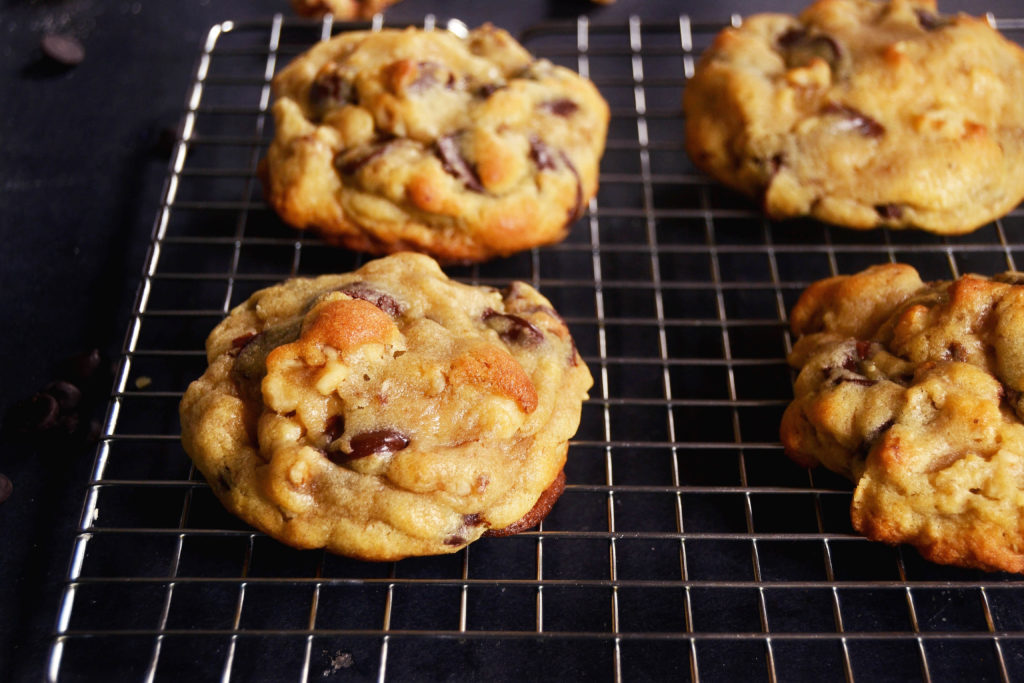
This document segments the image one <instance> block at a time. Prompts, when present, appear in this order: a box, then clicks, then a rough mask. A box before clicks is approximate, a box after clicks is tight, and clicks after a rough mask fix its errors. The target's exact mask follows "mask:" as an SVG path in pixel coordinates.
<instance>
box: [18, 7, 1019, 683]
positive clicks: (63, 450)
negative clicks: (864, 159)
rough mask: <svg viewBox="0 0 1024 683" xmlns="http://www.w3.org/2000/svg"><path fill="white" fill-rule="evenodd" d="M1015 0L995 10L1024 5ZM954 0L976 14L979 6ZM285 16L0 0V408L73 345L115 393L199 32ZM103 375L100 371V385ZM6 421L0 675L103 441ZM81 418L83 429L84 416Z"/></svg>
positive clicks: (33, 388)
mask: <svg viewBox="0 0 1024 683" xmlns="http://www.w3.org/2000/svg"><path fill="white" fill-rule="evenodd" d="M1018 1H1019V0H989V2H988V3H987V5H988V6H987V9H989V10H991V11H992V12H994V13H996V14H997V15H998V14H1004V15H1011V14H1020V9H1021V8H1020V7H1019V5H1018ZM802 4H803V3H802V2H793V0H751V1H748V2H743V1H741V0H720V1H719V2H716V3H706V2H697V1H696V0H693V1H686V0H674V1H671V2H669V1H664V2H661V1H659V2H652V1H651V0H646V1H645V0H618V2H617V3H615V4H612V5H608V6H600V5H596V4H593V3H590V2H583V1H571V0H515V1H514V2H506V3H498V2H483V1H481V0H476V1H474V0H451V1H448V2H439V1H437V0H433V1H431V0H406V1H405V2H402V3H400V4H398V5H396V6H395V7H393V8H391V9H389V10H388V12H387V15H386V16H387V19H388V21H389V22H409V23H421V22H422V21H423V17H424V15H425V14H427V13H434V14H436V15H438V16H439V17H459V18H461V19H462V20H464V21H465V22H466V23H467V24H469V25H476V24H479V23H481V22H483V21H492V22H493V23H495V24H498V25H500V26H503V27H505V28H507V29H509V30H510V31H511V32H512V33H513V34H516V33H519V32H521V31H522V30H523V29H525V28H526V27H527V26H529V25H531V24H533V23H536V22H538V21H543V20H547V19H553V18H556V19H565V18H571V17H575V16H577V15H579V14H581V13H585V14H588V15H590V16H591V17H592V19H593V20H594V21H603V20H608V21H621V20H623V19H624V18H625V17H628V16H630V15H632V14H637V15H640V16H642V17H643V18H644V19H645V20H657V19H671V18H674V17H676V16H678V15H679V14H680V13H688V14H690V15H691V16H692V17H693V18H695V19H708V20H724V19H726V18H727V17H728V16H729V14H731V13H734V12H737V13H744V14H747V13H751V12H755V11H763V10H787V11H792V10H794V9H797V8H798V7H799V6H801V5H802ZM941 9H943V10H947V11H952V10H964V11H969V12H973V13H977V11H978V7H977V5H976V3H972V2H968V1H967V0H958V1H957V2H945V3H943V6H942V7H941ZM275 12H282V13H286V14H287V13H288V12H289V7H288V3H287V1H286V0H173V1H170V2H169V1H167V0H115V1H108V2H101V1H100V0H3V2H0V36H2V39H0V45H2V48H0V49H2V65H3V66H2V69H0V101H2V102H3V106H2V109H0V245H2V246H0V249H2V250H3V252H4V257H3V267H2V268H0V291H2V296H0V305H2V314H0V320H2V321H3V323H4V326H5V327H6V329H7V332H6V333H4V334H2V335H0V352H2V357H3V359H4V362H3V381H2V385H0V386H2V391H0V413H7V412H8V409H9V408H11V406H13V405H15V404H16V403H17V402H18V401H20V400H22V399H25V398H26V397H29V396H31V395H33V394H34V393H35V392H37V391H39V390H40V389H41V388H42V387H44V386H45V385H47V384H48V383H49V382H51V381H53V380H55V379H61V378H64V377H66V376H67V375H68V372H69V371H68V370H67V369H66V368H65V367H64V365H63V364H62V359H65V358H67V357H69V356H73V355H75V354H81V353H82V352H85V351H88V350H90V349H93V348H95V349H98V350H99V351H100V353H101V357H102V358H103V361H102V365H101V368H100V370H99V371H98V374H97V375H96V376H97V377H98V379H97V380H96V382H97V383H98V385H99V391H98V392H97V394H96V395H97V397H98V399H97V400H96V401H95V405H94V406H92V407H91V408H90V406H88V405H87V406H85V407H84V408H83V412H82V415H81V420H82V421H83V425H85V424H87V422H88V420H89V418H90V417H93V416H94V415H95V416H102V411H103V409H104V407H105V405H106V396H107V395H109V388H110V379H109V375H107V374H105V373H104V372H103V368H104V366H108V365H109V364H110V363H111V362H113V361H115V360H116V359H117V357H118V354H119V350H120V349H121V347H122V343H123V340H124V335H125V331H126V327H127V325H128V322H129V319H130V313H131V310H132V303H133V300H134V296H135V291H136V287H137V285H138V283H139V280H140V274H141V268H142V264H143V261H144V257H145V253H146V249H147V246H148V244H149V239H150V232H151V227H152V225H153V219H154V216H155V214H156V211H157V208H158V206H159V203H160V196H161V188H162V184H163V182H164V177H165V174H166V169H167V154H168V142H167V135H168V131H170V132H172V133H173V131H174V130H175V129H176V128H177V126H178V123H179V117H180V115H181V112H182V104H183V102H184V99H185V93H186V87H187V86H188V84H189V83H190V81H191V79H192V77H193V73H194V65H195V62H196V59H197V57H198V54H199V48H200V43H201V41H202V39H203V38H204V36H205V35H206V33H207V30H208V29H209V27H210V26H211V25H213V24H214V23H216V22H220V21H223V20H228V19H233V20H241V19H254V18H260V19H265V18H267V17H268V16H270V15H272V14H273V13H275ZM54 33H56V34H67V35H71V36H73V37H75V38H77V39H78V41H80V43H81V44H82V46H84V48H85V56H84V59H83V60H82V61H81V63H79V64H77V65H73V66H62V65H60V64H58V63H56V62H54V61H53V60H52V59H48V58H47V57H45V56H44V53H43V50H42V48H41V45H40V40H41V38H42V37H43V36H44V35H46V34H54ZM104 383H105V384H104ZM16 426H17V425H15V424H13V423H12V421H10V420H9V421H8V423H7V424H6V425H5V429H4V431H3V437H2V441H0V472H2V473H4V474H6V475H7V476H8V477H9V478H10V479H11V480H12V481H13V493H12V494H11V496H10V498H9V499H8V500H7V501H6V502H5V503H3V504H2V505H0V680H19V681H20V680H38V679H39V678H40V677H41V676H42V672H43V664H44V658H45V653H46V647H47V644H48V638H49V636H50V634H51V633H52V631H53V628H54V623H55V618H56V611H57V606H58V599H59V595H60V588H61V585H62V581H63V579H64V577H65V575H66V573H67V568H68V562H69V553H70V550H71V539H72V536H73V533H74V530H75V527H76V525H77V524H78V523H79V517H80V514H81V506H82V501H83V494H84V491H85V483H86V481H87V479H88V473H89V469H90V467H91V464H92V460H93V451H94V446H93V445H90V444H89V443H88V439H54V438H47V439H45V440H43V439H40V438H39V437H38V436H37V435H33V434H22V433H18V430H17V429H16ZM77 431H78V432H79V433H81V432H85V431H87V430H86V429H85V428H84V426H83V427H80V428H79V429H78V430H77Z"/></svg>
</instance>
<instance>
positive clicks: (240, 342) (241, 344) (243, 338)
mask: <svg viewBox="0 0 1024 683" xmlns="http://www.w3.org/2000/svg"><path fill="white" fill-rule="evenodd" d="M255 336H256V333H255V332H246V333H245V334H240V335H238V336H237V337H235V338H234V339H232V340H231V348H233V349H243V348H245V345H246V344H248V343H249V342H250V341H252V338H253V337H255Z"/></svg>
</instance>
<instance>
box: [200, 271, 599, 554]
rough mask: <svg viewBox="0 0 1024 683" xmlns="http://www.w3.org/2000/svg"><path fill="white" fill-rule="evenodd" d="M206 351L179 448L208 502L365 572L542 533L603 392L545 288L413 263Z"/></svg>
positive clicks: (281, 295) (235, 326)
mask: <svg viewBox="0 0 1024 683" xmlns="http://www.w3.org/2000/svg"><path fill="white" fill-rule="evenodd" d="M206 352H207V358H208V361H209V367H208V369H207V370H206V372H205V373H204V374H203V376H202V377H200V378H199V379H198V380H196V381H195V382H193V383H192V384H191V385H190V386H189V388H188V390H187V391H186V393H185V396H184V398H183V399H182V402H181V407H180V413H181V427H182V435H181V436H182V443H183V445H184V447H185V450H186V452H187V453H188V454H189V455H190V456H191V458H192V460H193V461H194V462H195V464H196V466H197V467H198V468H199V469H200V470H201V471H202V473H203V474H204V476H205V477H206V480H207V481H208V482H209V484H210V487H211V488H212V490H213V492H214V493H215V494H216V495H217V497H218V498H220V500H221V502H223V504H224V505H225V506H226V507H227V508H228V509H229V510H230V511H231V512H233V513H234V514H236V515H238V516H239V517H241V518H242V519H243V520H245V521H246V522H248V523H250V524H251V525H253V526H255V527H257V528H258V529H261V530H262V531H264V532H266V533H267V534H269V535H271V536H273V537H274V538H276V539H278V540H280V541H282V542H284V543H287V544H289V545H292V546H295V547H298V548H320V547H324V548H327V550H329V551H331V552H334V553H339V554H343V555H348V556H351V557H357V558H361V559H367V560H395V559H399V558H402V557H408V556H412V555H432V554H441V553H451V552H455V551H457V550H459V549H460V548H462V547H464V546H465V545H466V544H468V543H470V542H472V541H474V540H476V539H478V538H480V537H481V536H482V535H485V534H491V535H507V534H510V533H515V532H518V531H521V530H523V529H525V528H528V527H530V526H533V525H536V524H537V523H539V522H540V521H541V520H542V519H543V518H544V515H546V514H547V511H548V510H549V509H550V507H551V505H552V504H553V503H554V502H555V500H556V499H557V498H558V495H559V494H560V493H561V491H562V488H563V487H564V481H565V480H564V475H563V473H562V469H563V465H564V463H565V458H566V451H567V448H568V440H569V438H570V437H571V436H572V435H573V434H574V433H575V431H576V428H577V427H578V425H579V421H580V413H581V404H582V401H583V400H584V399H585V398H586V396H587V390H588V389H589V388H590V386H591V384H592V383H593V382H592V379H591V376H590V372H589V371H588V369H587V366H586V365H585V364H584V363H583V361H582V359H581V358H580V356H579V354H578V353H577V351H576V347H575V345H574V344H573V341H572V338H571V337H570V335H569V330H568V329H567V328H566V326H565V323H564V322H563V321H562V319H561V318H560V317H559V316H558V314H557V313H556V312H555V311H554V309H552V307H551V304H550V303H549V302H548V301H547V299H545V298H544V297H543V296H541V295H540V294H539V293H537V291H536V290H534V289H533V288H531V287H530V286H528V285H526V284H523V283H521V282H516V283H513V284H512V285H511V286H509V287H508V288H507V289H505V290H503V291H499V290H497V289H494V288H490V287H473V286H469V285H464V284H460V283H458V282H454V281H452V280H449V279H448V278H447V277H446V276H445V275H444V273H443V272H442V271H441V269H440V268H439V267H438V265H437V263H436V262H434V261H433V260H431V259H430V258H429V257H427V256H423V255H421V254H412V253H403V254H396V255H393V256H389V257H386V258H382V259H379V260H376V261H371V262H369V263H367V264H366V265H365V266H363V267H362V268H360V269H358V270H356V271H354V272H352V273H348V274H344V275H324V276H320V277H317V278H313V279H293V280H289V281H287V282H284V283H283V284H279V285H276V286H273V287H270V288H268V289H264V290H261V291H259V292H257V293H255V294H254V295H253V296H252V297H251V298H250V299H249V300H248V301H246V302H245V303H244V304H242V305H240V306H238V307H236V308H235V309H234V310H232V311H231V313H230V315H228V317H227V318H225V319H224V320H223V321H222V322H221V323H220V324H219V325H217V326H216V328H215V329H214V330H213V332H212V333H211V334H210V336H209V338H208V339H207V342H206Z"/></svg>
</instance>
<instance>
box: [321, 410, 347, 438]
mask: <svg viewBox="0 0 1024 683" xmlns="http://www.w3.org/2000/svg"><path fill="white" fill-rule="evenodd" d="M344 433H345V416H344V415H332V416H331V417H329V418H327V424H325V425H324V436H325V437H327V443H330V442H332V441H334V440H335V439H337V438H338V437H339V436H341V435H342V434H344Z"/></svg>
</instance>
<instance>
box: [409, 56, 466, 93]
mask: <svg viewBox="0 0 1024 683" xmlns="http://www.w3.org/2000/svg"><path fill="white" fill-rule="evenodd" d="M439 85H443V86H444V87H445V88H446V89H448V90H452V89H454V88H455V74H453V73H452V72H451V71H448V69H446V68H445V67H444V65H442V64H439V63H437V62H431V61H424V62H417V63H416V78H414V79H413V80H412V82H411V83H409V85H407V86H405V91H406V92H407V93H409V94H411V95H419V94H421V93H424V92H426V91H428V90H433V89H434V88H436V87H437V86H439Z"/></svg>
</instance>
